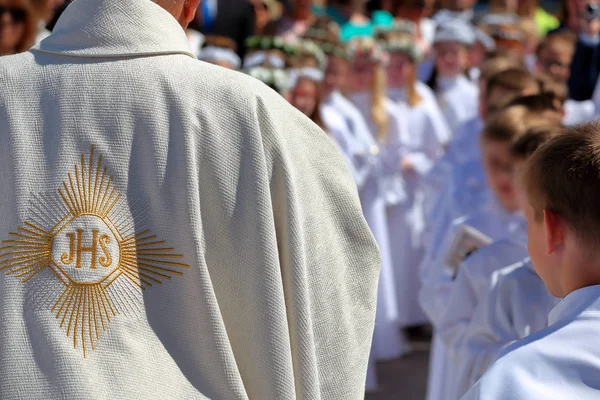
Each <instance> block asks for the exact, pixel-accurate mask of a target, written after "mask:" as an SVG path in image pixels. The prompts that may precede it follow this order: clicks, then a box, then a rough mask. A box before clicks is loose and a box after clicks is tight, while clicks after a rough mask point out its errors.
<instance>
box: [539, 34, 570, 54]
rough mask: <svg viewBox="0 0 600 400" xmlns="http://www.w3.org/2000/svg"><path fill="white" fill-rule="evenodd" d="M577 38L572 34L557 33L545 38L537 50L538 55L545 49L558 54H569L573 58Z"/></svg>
mask: <svg viewBox="0 0 600 400" xmlns="http://www.w3.org/2000/svg"><path fill="white" fill-rule="evenodd" d="M576 39H577V38H576V36H575V35H573V34H572V33H571V32H568V31H564V32H562V31H561V32H557V33H553V34H550V35H548V36H546V37H545V38H544V40H542V41H541V42H540V44H539V45H538V47H537V49H536V54H538V55H539V54H540V52H541V51H542V50H543V49H550V50H552V51H556V52H562V51H565V52H568V53H569V54H570V55H571V56H573V54H574V53H575V43H576Z"/></svg>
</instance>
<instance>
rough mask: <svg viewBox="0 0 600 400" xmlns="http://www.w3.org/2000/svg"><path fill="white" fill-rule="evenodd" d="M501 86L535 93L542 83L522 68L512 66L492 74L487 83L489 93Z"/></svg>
mask: <svg viewBox="0 0 600 400" xmlns="http://www.w3.org/2000/svg"><path fill="white" fill-rule="evenodd" d="M496 88H500V89H504V90H508V91H514V92H518V93H520V94H525V92H529V93H527V94H535V93H538V92H539V89H540V85H539V83H538V81H537V80H536V79H535V77H534V76H533V75H532V74H531V73H529V72H528V71H526V70H524V69H522V68H511V69H507V70H505V71H502V72H499V73H497V74H496V75H494V76H492V77H491V78H490V79H489V80H488V83H487V87H486V91H487V94H488V95H489V94H491V93H492V92H493V90H494V89H496Z"/></svg>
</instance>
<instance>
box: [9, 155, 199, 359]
mask: <svg viewBox="0 0 600 400" xmlns="http://www.w3.org/2000/svg"><path fill="white" fill-rule="evenodd" d="M102 161H103V157H102V155H99V156H98V157H97V158H96V157H95V155H94V147H92V149H91V152H90V154H89V157H87V156H85V155H83V154H82V155H81V157H80V158H79V159H78V162H77V164H75V165H74V168H73V170H72V171H71V172H69V173H68V174H67V177H66V179H65V180H64V182H63V183H62V185H61V186H60V187H59V188H58V190H57V192H55V194H53V195H48V194H38V195H35V196H33V200H32V202H31V203H32V207H31V209H30V210H29V213H30V218H29V221H26V222H24V224H23V225H22V226H21V227H19V228H17V231H15V232H11V233H9V239H7V240H4V241H2V247H0V272H4V273H5V274H6V275H9V276H14V277H16V278H19V279H20V280H21V282H22V283H27V282H31V284H32V285H34V284H37V285H39V286H37V287H34V288H33V291H34V292H35V293H36V295H37V296H38V297H44V299H43V304H44V306H45V307H49V308H51V312H52V313H53V314H54V316H55V317H56V320H57V324H58V326H59V327H60V328H62V329H63V330H65V332H66V335H67V337H68V338H70V339H71V340H72V343H73V347H74V348H75V349H77V348H81V349H82V351H83V356H84V357H87V356H88V353H89V350H95V349H96V348H97V343H98V341H99V340H100V338H101V336H102V334H103V333H104V332H106V331H107V330H108V327H109V323H110V322H112V321H113V319H115V318H116V317H117V316H119V315H121V314H123V315H127V316H134V317H135V316H138V315H140V314H141V313H142V310H143V296H142V292H143V291H144V290H146V289H148V288H152V287H155V286H159V285H161V284H162V283H163V282H165V281H170V280H171V279H172V278H173V277H178V276H182V275H183V271H184V270H185V269H188V268H189V265H187V264H185V263H184V262H183V259H184V256H183V255H182V254H178V253H177V252H176V251H175V248H174V247H169V245H168V244H167V242H166V241H165V240H160V239H159V238H158V237H157V236H156V235H153V234H152V233H151V231H150V230H144V229H142V230H139V231H138V228H139V226H140V225H141V224H142V222H143V221H144V217H145V216H147V213H146V211H147V209H146V204H145V202H143V201H132V202H127V201H125V200H124V199H123V198H122V196H121V194H120V193H118V191H117V189H116V186H115V185H114V183H113V178H112V176H110V175H109V174H108V172H107V171H108V169H107V167H106V166H104V165H103V164H102ZM46 270H48V271H49V272H47V273H44V274H41V272H42V271H46ZM36 276H39V277H40V278H39V279H35V280H34V279H33V278H34V277H36Z"/></svg>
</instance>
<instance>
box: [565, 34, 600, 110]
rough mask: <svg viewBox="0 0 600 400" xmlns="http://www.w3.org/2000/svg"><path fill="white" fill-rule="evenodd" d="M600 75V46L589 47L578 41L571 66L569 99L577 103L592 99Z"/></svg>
mask: <svg viewBox="0 0 600 400" xmlns="http://www.w3.org/2000/svg"><path fill="white" fill-rule="evenodd" d="M599 73H600V45H597V46H588V45H586V44H584V43H583V42H581V40H578V41H577V47H576V49H575V55H574V56H573V64H572V65H571V78H570V79H569V97H570V98H572V99H573V100H577V101H583V100H589V99H591V98H592V95H593V94H594V89H595V88H596V83H597V82H598V74H599Z"/></svg>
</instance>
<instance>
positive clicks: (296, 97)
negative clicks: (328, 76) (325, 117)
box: [290, 40, 327, 131]
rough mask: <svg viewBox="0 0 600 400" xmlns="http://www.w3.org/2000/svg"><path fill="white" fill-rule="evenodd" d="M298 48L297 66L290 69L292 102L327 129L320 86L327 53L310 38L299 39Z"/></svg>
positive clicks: (322, 127) (295, 61)
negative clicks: (322, 116) (322, 113)
mask: <svg viewBox="0 0 600 400" xmlns="http://www.w3.org/2000/svg"><path fill="white" fill-rule="evenodd" d="M298 48H299V52H298V56H297V57H296V58H295V60H294V61H293V63H294V64H295V66H296V68H294V69H292V70H291V71H290V74H291V75H292V81H293V82H292V86H293V89H292V92H291V98H290V102H291V103H292V105H293V106H294V107H296V108H297V109H298V110H300V111H301V112H302V113H303V114H305V115H306V116H307V117H309V118H310V119H311V120H312V121H313V122H314V123H315V124H317V125H318V126H319V127H320V128H321V129H323V130H326V131H327V128H326V126H325V125H324V124H323V121H322V119H321V114H320V102H321V96H320V87H321V83H322V82H323V69H324V68H325V66H326V65H327V59H326V57H325V53H323V51H322V50H321V49H320V48H319V46H317V45H316V44H315V43H313V42H311V41H308V40H302V41H299V42H298Z"/></svg>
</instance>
